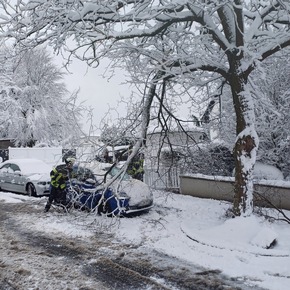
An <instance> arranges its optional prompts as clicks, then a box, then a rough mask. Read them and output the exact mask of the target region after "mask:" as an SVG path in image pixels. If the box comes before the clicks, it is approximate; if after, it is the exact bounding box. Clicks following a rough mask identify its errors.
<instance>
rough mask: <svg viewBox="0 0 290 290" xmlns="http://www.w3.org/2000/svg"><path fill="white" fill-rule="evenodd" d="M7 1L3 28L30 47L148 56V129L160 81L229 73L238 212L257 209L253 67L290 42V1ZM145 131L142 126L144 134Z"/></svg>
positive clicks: (88, 55) (92, 59) (197, 80)
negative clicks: (48, 44)
mask: <svg viewBox="0 0 290 290" xmlns="http://www.w3.org/2000/svg"><path fill="white" fill-rule="evenodd" d="M1 2H2V4H3V9H4V10H5V12H6V14H7V16H6V17H2V26H1V27H2V29H3V34H2V35H3V36H7V37H15V38H16V39H17V40H18V43H19V44H21V45H23V46H26V47H27V46H36V45H39V44H40V43H43V42H49V43H50V44H51V45H53V46H54V48H55V49H56V50H59V49H61V48H64V49H66V50H69V51H70V52H71V53H72V54H74V55H76V56H77V57H79V58H80V59H82V60H84V61H87V62H88V64H90V65H93V64H97V63H98V61H99V59H101V58H102V56H104V55H106V54H108V53H110V54H112V53H114V52H115V53H118V52H119V55H118V59H119V57H120V56H123V55H124V54H125V53H126V55H127V56H130V54H131V55H134V54H135V55H138V58H139V59H142V61H143V63H144V64H145V63H147V69H146V70H145V71H143V73H145V74H146V73H147V72H148V71H151V73H152V72H154V76H153V77H152V78H151V81H150V85H149V86H148V93H147V95H146V96H145V101H144V108H145V111H144V114H143V117H144V118H145V120H144V122H143V127H142V129H143V130H146V128H147V125H148V120H149V118H148V114H150V110H149V109H148V107H146V106H151V104H152V99H153V98H155V97H156V95H155V90H156V86H157V85H158V83H160V82H162V81H163V80H164V79H171V80H172V81H173V80H175V81H176V82H178V81H183V80H184V79H185V78H187V81H189V80H190V81H191V83H192V85H193V84H196V85H201V84H202V83H204V84H206V83H207V84H208V83H212V82H214V81H217V80H218V79H219V78H222V79H223V80H225V81H226V83H227V84H228V86H229V87H230V90H231V94H232V101H233V105H234V109H235V114H236V135H237V138H236V143H235V147H234V156H235V167H236V171H235V172H236V174H235V180H236V181H235V197H234V203H233V211H234V213H235V214H236V215H240V214H243V215H249V214H251V213H252V210H253V180H252V173H253V167H254V164H255V160H256V154H257V149H258V143H259V142H258V136H257V133H256V129H255V112H254V103H253V96H254V92H253V88H252V87H251V73H252V71H254V69H255V68H256V67H257V66H259V63H260V62H261V61H263V60H264V59H266V58H267V57H269V56H271V55H273V54H274V53H276V52H277V51H280V50H281V49H283V48H285V47H287V46H289V45H290V31H289V24H290V18H289V15H290V14H289V11H290V4H289V2H288V1H284V0H273V1H260V0H252V1H242V0H221V1H220V0H212V1H192V0H187V1H186V0H185V1H164V0H159V1H156V0H143V1H136V0H124V1H114V0H110V1H102V0H94V1H80V0H75V1H59V2H55V1H50V0H48V1H41V0H34V1H21V0H19V1H18V2H17V5H16V6H15V8H14V7H12V6H9V5H8V4H9V3H10V1H4V0H2V1H1ZM12 8H13V9H14V10H15V11H14V12H13V13H11V14H10V12H9V11H10V9H12ZM2 15H3V13H2ZM6 25H8V27H7V26H6ZM6 27H7V29H6ZM70 41H72V43H73V44H72V46H71V47H70V48H69V47H68V45H69V42H70ZM143 67H144V66H143ZM145 112H146V113H145ZM145 137H146V133H145V132H143V131H142V134H140V138H145ZM140 142H141V143H142V140H141V139H140ZM140 142H139V143H138V144H141V143H140Z"/></svg>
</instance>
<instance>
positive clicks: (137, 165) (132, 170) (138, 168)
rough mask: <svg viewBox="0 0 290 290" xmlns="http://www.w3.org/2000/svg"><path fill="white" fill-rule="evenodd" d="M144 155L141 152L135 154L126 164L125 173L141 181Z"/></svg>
mask: <svg viewBox="0 0 290 290" xmlns="http://www.w3.org/2000/svg"><path fill="white" fill-rule="evenodd" d="M143 164H144V156H143V154H142V153H140V154H138V155H136V156H135V157H134V158H133V160H132V162H131V163H130V164H129V166H128V170H127V173H128V174H129V175H131V176H132V177H133V178H135V179H138V180H141V181H143V175H144V168H143Z"/></svg>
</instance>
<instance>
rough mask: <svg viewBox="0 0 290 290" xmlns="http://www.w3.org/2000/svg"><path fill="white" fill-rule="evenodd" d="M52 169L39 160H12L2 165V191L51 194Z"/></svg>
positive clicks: (0, 181)
mask: <svg viewBox="0 0 290 290" xmlns="http://www.w3.org/2000/svg"><path fill="white" fill-rule="evenodd" d="M51 169H52V168H51V167H50V166H49V165H48V164H46V163H45V162H43V161H42V160H38V159H10V160H7V161H5V162H3V163H1V164H0V190H5V191H11V192H15V193H23V194H28V195H29V196H43V195H48V194H49V186H50V171H51Z"/></svg>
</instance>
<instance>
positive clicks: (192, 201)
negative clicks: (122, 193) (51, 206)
mask: <svg viewBox="0 0 290 290" xmlns="http://www.w3.org/2000/svg"><path fill="white" fill-rule="evenodd" d="M154 198H155V206H154V208H153V209H152V210H151V211H150V212H149V213H148V214H144V215H141V216H138V217H134V218H122V219H116V218H106V217H104V216H96V215H94V214H89V215H88V214H86V213H80V214H79V215H78V218H76V216H75V215H73V214H64V215H58V214H56V212H55V211H53V210H51V211H50V212H49V213H48V214H43V213H42V212H40V213H39V216H38V218H36V219H33V220H29V223H28V224H29V226H30V227H31V230H35V231H42V232H45V233H47V234H48V235H49V236H52V237H53V235H54V234H59V233H60V232H61V233H62V234H63V235H67V236H70V237H84V238H88V237H90V236H91V235H94V234H96V233H97V232H98V230H99V231H100V230H104V229H106V230H107V231H110V232H112V233H115V237H116V242H119V243H130V244H131V245H138V246H140V247H143V248H144V249H145V250H146V248H150V249H155V250H157V251H160V252H163V253H165V254H168V255H170V256H173V257H178V258H180V259H183V260H185V261H190V262H192V263H194V264H197V265H200V266H204V267H207V268H210V269H219V270H221V271H222V272H223V273H224V274H227V275H229V276H231V277H234V278H238V279H239V280H242V281H244V282H245V283H246V284H248V285H250V286H252V287H258V286H260V287H263V288H265V289H269V290H277V289H279V290H288V289H289V281H290V280H289V279H290V243H289V240H290V225H289V224H287V223H286V222H282V221H275V222H269V221H267V220H266V219H265V218H263V217H259V216H257V215H251V216H249V217H239V218H233V219H229V218H226V217H225V212H226V210H227V209H228V208H229V207H230V206H231V204H229V203H227V202H220V201H215V200H209V199H199V198H194V197H191V196H184V195H180V194H173V193H169V192H162V191H155V192H154ZM27 200H31V201H32V202H34V203H37V204H41V205H42V204H43V206H44V204H45V202H46V197H43V198H31V197H25V196H22V195H16V194H12V193H7V192H5V193H4V192H0V201H1V202H7V203H12V202H22V201H27ZM285 213H286V215H287V216H288V217H289V216H290V212H289V211H285ZM268 214H271V215H273V216H274V215H277V214H275V212H274V211H272V212H268ZM28 218H29V217H25V216H24V217H23V219H28ZM24 222H25V220H24ZM273 239H276V244H275V246H274V247H272V248H270V249H266V247H267V245H269V244H270V243H271V242H272V241H271V240H273ZM253 289H254V288H253Z"/></svg>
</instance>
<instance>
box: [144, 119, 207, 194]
mask: <svg viewBox="0 0 290 290" xmlns="http://www.w3.org/2000/svg"><path fill="white" fill-rule="evenodd" d="M191 124H192V126H188V123H186V125H185V126H182V127H181V126H171V127H169V130H168V131H163V130H160V128H155V129H154V130H151V131H149V132H148V134H147V138H146V149H145V164H144V170H145V175H144V180H145V182H146V183H147V184H148V185H150V186H152V187H154V188H157V189H177V188H179V174H180V168H179V166H178V160H179V158H180V155H181V154H183V153H184V152H186V150H187V149H188V148H189V147H192V146H195V145H197V144H199V143H201V142H204V141H205V140H207V139H208V137H207V134H206V132H205V130H204V129H203V128H201V127H197V126H195V125H193V122H192V123H191Z"/></svg>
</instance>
